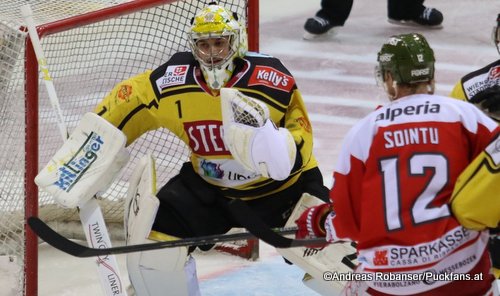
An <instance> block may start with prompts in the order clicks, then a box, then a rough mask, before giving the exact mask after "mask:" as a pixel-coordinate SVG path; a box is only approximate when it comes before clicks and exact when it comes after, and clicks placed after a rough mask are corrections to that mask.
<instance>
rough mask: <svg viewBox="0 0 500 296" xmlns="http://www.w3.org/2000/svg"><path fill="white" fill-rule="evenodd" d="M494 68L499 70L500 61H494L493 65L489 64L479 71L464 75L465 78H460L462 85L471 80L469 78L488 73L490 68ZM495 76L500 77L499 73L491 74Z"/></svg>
mask: <svg viewBox="0 0 500 296" xmlns="http://www.w3.org/2000/svg"><path fill="white" fill-rule="evenodd" d="M495 67H499V69H500V60H496V61H494V62H493V63H490V64H488V65H486V66H484V67H482V68H480V69H477V70H474V71H472V72H470V73H468V74H466V75H465V76H463V77H462V83H464V82H465V81H467V80H469V79H471V78H474V77H476V76H478V75H481V74H484V73H488V72H489V71H490V70H491V69H492V68H495ZM493 74H495V75H500V72H498V73H493Z"/></svg>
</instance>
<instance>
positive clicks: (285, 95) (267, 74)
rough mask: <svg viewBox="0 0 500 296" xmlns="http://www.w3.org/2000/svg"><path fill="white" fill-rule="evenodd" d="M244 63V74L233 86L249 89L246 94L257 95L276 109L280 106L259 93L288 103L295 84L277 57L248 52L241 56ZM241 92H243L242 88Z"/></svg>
mask: <svg viewBox="0 0 500 296" xmlns="http://www.w3.org/2000/svg"><path fill="white" fill-rule="evenodd" d="M244 63H246V64H247V66H248V68H247V69H245V70H243V71H245V74H244V75H243V76H242V77H241V79H240V80H239V81H238V82H237V83H236V84H235V85H234V86H235V87H238V88H240V89H242V90H243V89H249V90H251V91H250V92H249V93H247V95H249V96H252V97H255V96H258V97H257V98H258V99H260V100H262V101H264V102H265V103H267V104H270V105H274V106H275V107H276V108H277V109H281V108H280V107H279V106H277V105H276V104H275V103H273V102H271V101H269V100H267V99H266V98H265V97H264V96H259V93H262V94H263V95H266V96H268V97H271V98H273V99H274V100H276V101H278V102H279V103H280V104H282V105H285V106H288V105H289V103H290V100H291V98H292V94H293V91H294V90H295V89H296V88H297V85H296V84H295V78H294V77H293V75H292V74H291V73H290V71H289V70H288V69H287V68H286V67H285V66H284V65H283V63H282V62H281V61H280V60H279V59H277V58H275V57H272V56H268V55H264V54H258V53H249V54H247V55H246V56H245V57H244V58H243V64H244ZM240 68H241V67H240ZM243 92H244V93H245V91H244V90H243Z"/></svg>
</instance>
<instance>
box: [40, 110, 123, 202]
mask: <svg viewBox="0 0 500 296" xmlns="http://www.w3.org/2000/svg"><path fill="white" fill-rule="evenodd" d="M125 143H126V136H125V135H124V134H123V133H122V132H121V131H120V130H119V129H117V128H116V127H114V126H113V125H112V124H110V123H109V122H107V121H106V120H104V119H103V118H101V117H100V116H99V115H97V114H95V113H87V114H85V115H84V116H83V118H82V119H81V121H80V123H79V124H78V126H77V127H76V128H75V130H74V131H73V133H72V134H71V135H70V137H69V138H68V139H67V140H66V141H65V142H64V144H63V146H62V147H61V148H60V149H59V150H58V151H57V152H56V154H55V155H54V156H53V157H52V159H51V160H50V161H49V163H48V164H47V165H46V166H45V167H44V168H43V169H42V170H41V171H40V172H39V173H38V175H37V176H36V178H35V183H36V184H37V185H38V187H39V188H40V189H41V190H43V191H46V192H48V193H49V194H50V195H51V196H53V197H54V199H55V200H56V202H57V203H59V204H60V205H61V206H63V207H66V208H75V207H77V206H80V205H83V204H85V203H86V202H87V201H88V200H89V199H91V198H92V197H93V196H94V195H95V194H96V193H98V192H100V191H104V190H105V189H106V188H107V187H108V186H109V184H110V183H111V182H112V181H113V179H114V177H115V176H116V175H117V174H118V173H119V172H120V170H121V169H122V168H123V166H125V164H126V163H127V162H128V159H129V155H128V152H127V150H126V149H125Z"/></svg>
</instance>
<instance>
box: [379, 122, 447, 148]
mask: <svg viewBox="0 0 500 296" xmlns="http://www.w3.org/2000/svg"><path fill="white" fill-rule="evenodd" d="M384 140H385V148H394V147H402V146H405V145H420V144H439V133H438V129H437V128H436V127H414V128H404V129H400V130H395V131H385V132H384Z"/></svg>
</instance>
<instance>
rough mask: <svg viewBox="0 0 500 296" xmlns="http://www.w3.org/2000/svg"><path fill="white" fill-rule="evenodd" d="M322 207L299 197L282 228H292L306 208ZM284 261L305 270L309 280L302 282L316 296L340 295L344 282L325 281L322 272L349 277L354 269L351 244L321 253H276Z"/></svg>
mask: <svg viewBox="0 0 500 296" xmlns="http://www.w3.org/2000/svg"><path fill="white" fill-rule="evenodd" d="M322 203H324V202H323V201H322V200H320V199H319V198H317V197H315V196H313V195H310V194H309V193H304V194H302V197H301V198H300V200H299V201H298V202H297V205H296V206H295V209H294V210H293V212H292V214H291V215H290V217H289V218H288V221H287V223H286V224H285V227H293V226H295V220H297V219H298V218H299V217H300V215H301V214H302V213H303V212H304V211H305V210H306V209H307V208H309V207H312V206H316V205H319V204H322ZM276 250H277V251H278V253H280V254H281V255H282V256H283V257H285V259H287V260H288V261H290V262H292V263H293V264H294V265H297V266H298V267H300V268H301V269H302V270H304V271H305V272H306V273H307V274H308V275H310V277H312V278H314V279H315V280H311V279H310V278H308V277H307V276H306V277H305V278H304V280H303V282H304V283H305V284H306V285H307V286H308V287H311V288H313V289H314V290H315V291H316V292H318V293H320V294H321V293H323V292H322V291H329V292H328V293H327V294H322V295H340V294H341V292H342V290H343V289H344V286H345V285H346V282H344V281H324V280H323V274H324V273H325V272H338V273H348V272H352V271H353V268H352V267H353V266H355V265H357V262H356V261H353V260H354V259H355V258H356V249H355V248H354V247H353V246H351V244H350V243H341V242H338V243H335V244H329V245H327V246H326V247H324V248H323V249H319V248H318V249H316V248H308V247H297V248H287V249H279V248H278V249H276Z"/></svg>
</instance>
